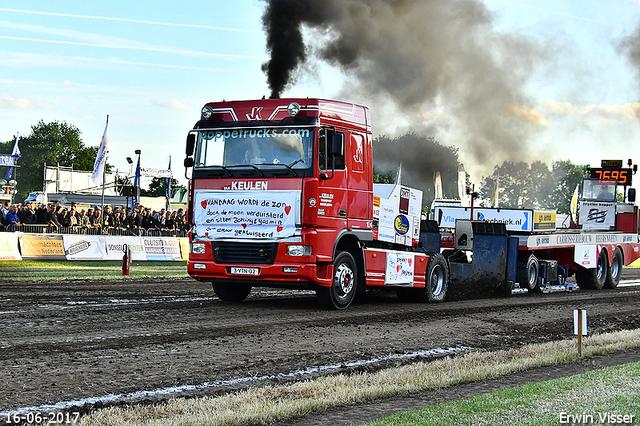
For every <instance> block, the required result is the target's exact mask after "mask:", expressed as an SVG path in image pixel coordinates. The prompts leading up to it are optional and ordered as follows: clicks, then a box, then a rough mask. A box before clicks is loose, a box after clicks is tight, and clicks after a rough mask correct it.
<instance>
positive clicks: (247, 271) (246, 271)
mask: <svg viewBox="0 0 640 426" xmlns="http://www.w3.org/2000/svg"><path fill="white" fill-rule="evenodd" d="M231 273H232V274H236V275H260V269H259V268H236V267H234V266H232V267H231Z"/></svg>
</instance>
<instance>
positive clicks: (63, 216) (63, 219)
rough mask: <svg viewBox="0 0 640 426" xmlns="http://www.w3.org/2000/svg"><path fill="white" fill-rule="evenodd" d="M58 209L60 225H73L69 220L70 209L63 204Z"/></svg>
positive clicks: (64, 226)
mask: <svg viewBox="0 0 640 426" xmlns="http://www.w3.org/2000/svg"><path fill="white" fill-rule="evenodd" d="M56 210H57V211H56V215H57V216H58V222H60V226H62V227H63V228H68V227H69V226H71V222H70V220H69V210H67V209H66V208H62V207H61V206H58V207H57V208H56Z"/></svg>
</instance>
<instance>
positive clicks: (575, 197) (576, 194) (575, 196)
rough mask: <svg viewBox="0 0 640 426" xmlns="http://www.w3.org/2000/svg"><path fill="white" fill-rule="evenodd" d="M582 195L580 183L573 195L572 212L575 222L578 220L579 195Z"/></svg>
mask: <svg viewBox="0 0 640 426" xmlns="http://www.w3.org/2000/svg"><path fill="white" fill-rule="evenodd" d="M579 196H580V184H577V185H576V189H574V190H573V196H572V197H571V206H570V213H571V219H572V220H573V222H578V197H579Z"/></svg>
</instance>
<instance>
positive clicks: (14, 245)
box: [0, 232, 22, 260]
mask: <svg viewBox="0 0 640 426" xmlns="http://www.w3.org/2000/svg"><path fill="white" fill-rule="evenodd" d="M0 260H22V256H20V251H19V250H18V234H17V233H15V232H0Z"/></svg>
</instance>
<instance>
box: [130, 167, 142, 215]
mask: <svg viewBox="0 0 640 426" xmlns="http://www.w3.org/2000/svg"><path fill="white" fill-rule="evenodd" d="M133 186H135V188H136V195H134V196H133V197H131V208H132V209H135V208H136V204H138V203H139V202H140V199H139V196H140V156H139V155H138V165H137V166H136V177H135V178H134V179H133Z"/></svg>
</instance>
